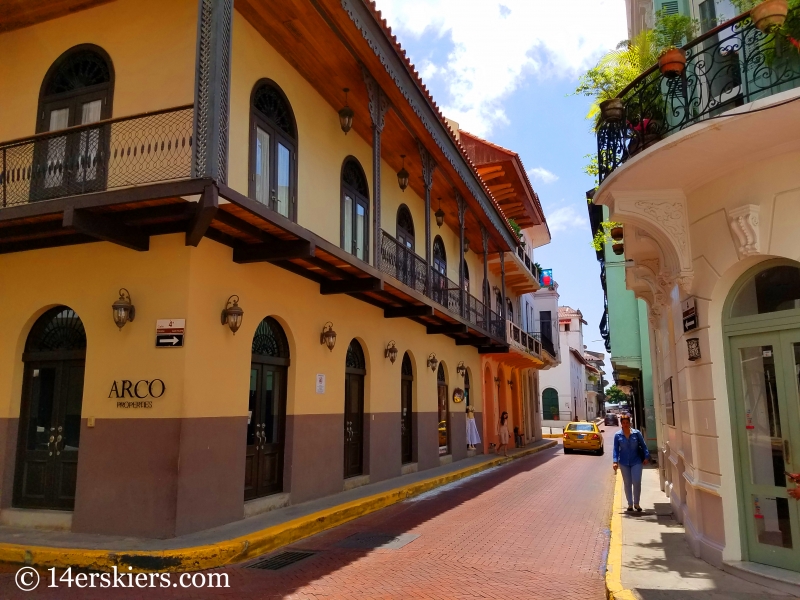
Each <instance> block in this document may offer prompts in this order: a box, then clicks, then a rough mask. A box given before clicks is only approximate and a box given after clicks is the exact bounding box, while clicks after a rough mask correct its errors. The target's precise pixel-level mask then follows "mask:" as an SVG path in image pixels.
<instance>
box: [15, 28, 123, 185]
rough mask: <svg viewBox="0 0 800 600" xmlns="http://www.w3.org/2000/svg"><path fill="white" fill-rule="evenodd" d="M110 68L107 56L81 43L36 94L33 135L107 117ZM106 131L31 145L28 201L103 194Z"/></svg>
mask: <svg viewBox="0 0 800 600" xmlns="http://www.w3.org/2000/svg"><path fill="white" fill-rule="evenodd" d="M113 90H114V70H113V67H112V64H111V59H110V58H109V57H108V54H106V52H105V51H104V50H103V49H102V48H99V47H97V46H93V45H91V44H83V45H80V46H76V47H74V48H72V49H70V50H67V51H66V52H65V53H64V54H62V55H61V56H60V57H59V58H58V59H57V60H56V61H55V62H54V63H53V65H52V66H51V67H50V70H49V71H48V72H47V75H46V76H45V78H44V82H43V83H42V87H41V91H40V94H39V110H38V111H37V122H36V133H45V132H50V131H60V130H62V129H67V128H68V127H76V126H80V125H89V124H91V123H96V122H98V121H101V120H103V119H109V118H111V114H112V113H111V107H112V101H113V95H114V94H113ZM109 136H110V129H109V128H106V127H103V126H98V127H96V128H89V129H81V130H78V131H75V132H73V133H71V134H67V135H63V136H58V137H50V138H47V139H45V140H42V141H41V142H39V143H37V144H36V145H35V146H34V169H33V174H32V177H31V191H30V199H31V200H44V199H48V198H54V197H56V196H69V195H72V194H79V193H85V192H92V191H97V190H102V189H104V188H105V185H106V171H107V169H106V166H107V161H108V151H107V150H108V139H109Z"/></svg>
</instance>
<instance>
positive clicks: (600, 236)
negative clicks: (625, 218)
mask: <svg viewBox="0 0 800 600" xmlns="http://www.w3.org/2000/svg"><path fill="white" fill-rule="evenodd" d="M616 228H620V229H621V228H622V223H617V222H616V221H603V222H601V223H600V228H599V229H598V230H597V233H595V234H594V238H593V239H592V248H594V250H595V252H602V251H603V248H604V247H605V245H606V244H608V243H613V242H614V238H613V237H612V236H611V232H612V230H614V229H616ZM620 245H621V244H620Z"/></svg>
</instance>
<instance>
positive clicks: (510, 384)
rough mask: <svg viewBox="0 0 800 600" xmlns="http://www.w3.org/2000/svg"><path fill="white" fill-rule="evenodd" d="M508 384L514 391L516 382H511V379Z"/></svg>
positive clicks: (507, 381)
mask: <svg viewBox="0 0 800 600" xmlns="http://www.w3.org/2000/svg"><path fill="white" fill-rule="evenodd" d="M506 383H507V384H508V387H510V388H511V389H512V390H513V389H514V382H513V381H511V380H510V379H507V380H506Z"/></svg>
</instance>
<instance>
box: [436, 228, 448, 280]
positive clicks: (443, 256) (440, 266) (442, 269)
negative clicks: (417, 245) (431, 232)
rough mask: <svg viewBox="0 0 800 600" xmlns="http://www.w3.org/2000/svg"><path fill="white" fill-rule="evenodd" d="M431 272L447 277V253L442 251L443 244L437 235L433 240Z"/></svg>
mask: <svg viewBox="0 0 800 600" xmlns="http://www.w3.org/2000/svg"><path fill="white" fill-rule="evenodd" d="M433 270H434V271H436V272H437V273H439V274H440V275H444V276H445V277H446V276H447V253H446V252H445V250H444V242H443V241H442V238H441V237H439V236H438V235H437V236H436V237H435V238H434V240H433Z"/></svg>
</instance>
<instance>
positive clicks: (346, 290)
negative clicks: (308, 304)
mask: <svg viewBox="0 0 800 600" xmlns="http://www.w3.org/2000/svg"><path fill="white" fill-rule="evenodd" d="M382 291H383V281H382V280H381V279H378V278H377V277H364V278H361V279H350V280H347V281H324V282H322V283H321V284H320V286H319V293H320V294H322V295H323V296H330V295H333V294H357V293H363V292H382Z"/></svg>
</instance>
